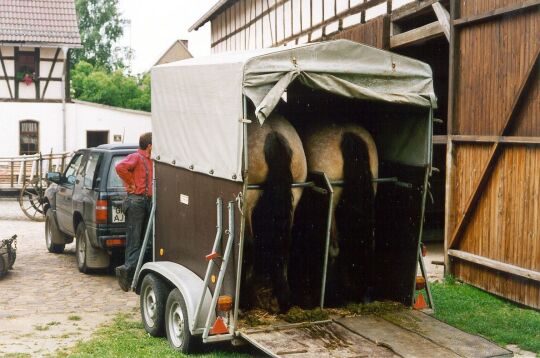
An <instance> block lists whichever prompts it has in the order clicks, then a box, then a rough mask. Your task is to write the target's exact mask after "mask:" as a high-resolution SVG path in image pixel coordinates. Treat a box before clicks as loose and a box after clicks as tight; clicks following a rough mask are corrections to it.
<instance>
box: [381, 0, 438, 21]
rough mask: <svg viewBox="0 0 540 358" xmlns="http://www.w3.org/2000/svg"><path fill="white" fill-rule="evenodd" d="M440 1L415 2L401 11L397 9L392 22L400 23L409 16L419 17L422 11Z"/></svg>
mask: <svg viewBox="0 0 540 358" xmlns="http://www.w3.org/2000/svg"><path fill="white" fill-rule="evenodd" d="M438 1H439V0H425V1H415V2H412V3H410V4H406V5H404V6H402V7H400V8H399V9H396V10H394V11H393V12H392V16H391V20H392V22H394V21H398V20H401V19H404V18H407V17H409V16H413V15H418V13H420V12H421V11H422V10H424V9H426V8H428V7H430V6H431V5H433V4H434V3H436V2H438Z"/></svg>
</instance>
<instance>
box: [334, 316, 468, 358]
mask: <svg viewBox="0 0 540 358" xmlns="http://www.w3.org/2000/svg"><path fill="white" fill-rule="evenodd" d="M337 322H338V323H339V324H341V325H343V326H344V327H346V328H347V329H349V330H351V331H353V332H356V333H357V334H359V335H362V336H363V337H366V338H367V339H369V340H370V341H373V342H376V343H377V344H380V345H384V346H386V347H389V348H390V349H392V350H393V351H394V352H396V353H397V354H399V355H400V356H402V357H404V358H408V357H411V358H412V357H415V358H423V357H425V358H432V357H446V358H457V357H459V355H458V354H456V353H454V352H452V351H451V350H449V349H447V348H445V347H442V346H440V345H438V344H436V343H434V342H431V341H429V340H428V339H425V338H424V337H422V336H421V335H419V334H417V333H416V332H413V331H410V330H406V329H403V328H401V327H399V326H397V325H395V324H393V323H390V322H388V321H386V320H384V319H382V318H379V317H375V316H358V317H346V318H341V319H338V320H337ZM409 323H410V324H414V321H413V322H410V321H409ZM424 328H425V329H426V330H428V329H429V328H430V327H429V326H426V327H424Z"/></svg>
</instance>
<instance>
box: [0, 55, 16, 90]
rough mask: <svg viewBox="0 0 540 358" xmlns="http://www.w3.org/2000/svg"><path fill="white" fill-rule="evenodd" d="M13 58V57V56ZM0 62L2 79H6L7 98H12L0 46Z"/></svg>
mask: <svg viewBox="0 0 540 358" xmlns="http://www.w3.org/2000/svg"><path fill="white" fill-rule="evenodd" d="M13 58H14V59H15V57H13ZM0 63H1V64H2V71H4V79H5V80H6V84H7V88H8V92H9V98H13V93H12V92H11V85H10V84H9V78H8V74H7V72H6V64H5V63H4V57H3V56H2V49H1V48H0Z"/></svg>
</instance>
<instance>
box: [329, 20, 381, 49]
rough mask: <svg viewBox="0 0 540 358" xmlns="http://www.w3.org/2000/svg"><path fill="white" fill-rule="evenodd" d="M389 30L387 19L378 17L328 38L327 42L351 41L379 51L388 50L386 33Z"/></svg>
mask: <svg viewBox="0 0 540 358" xmlns="http://www.w3.org/2000/svg"><path fill="white" fill-rule="evenodd" d="M389 30H390V24H389V17H388V16H379V17H377V18H375V19H373V20H370V21H369V22H367V23H365V24H359V25H356V26H353V27H352V28H350V29H346V30H343V31H341V32H338V33H337V34H334V35H332V36H329V38H328V39H329V40H338V39H344V40H351V41H356V42H360V43H363V44H366V45H370V46H373V47H377V48H380V49H388V47H389V44H388V39H389V36H388V31H389Z"/></svg>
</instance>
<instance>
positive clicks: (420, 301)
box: [413, 293, 428, 310]
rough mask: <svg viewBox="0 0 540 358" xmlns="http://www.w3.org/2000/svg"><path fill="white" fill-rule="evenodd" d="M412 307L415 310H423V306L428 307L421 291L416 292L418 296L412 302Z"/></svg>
mask: <svg viewBox="0 0 540 358" xmlns="http://www.w3.org/2000/svg"><path fill="white" fill-rule="evenodd" d="M413 308H414V309H415V310H423V309H425V308H428V305H427V303H426V300H424V295H422V294H421V293H419V294H418V297H416V301H415V302H414V305H413Z"/></svg>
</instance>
